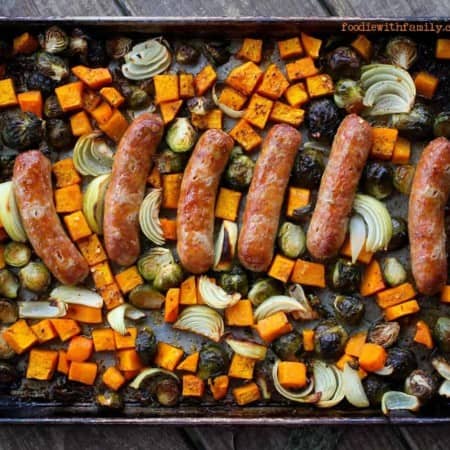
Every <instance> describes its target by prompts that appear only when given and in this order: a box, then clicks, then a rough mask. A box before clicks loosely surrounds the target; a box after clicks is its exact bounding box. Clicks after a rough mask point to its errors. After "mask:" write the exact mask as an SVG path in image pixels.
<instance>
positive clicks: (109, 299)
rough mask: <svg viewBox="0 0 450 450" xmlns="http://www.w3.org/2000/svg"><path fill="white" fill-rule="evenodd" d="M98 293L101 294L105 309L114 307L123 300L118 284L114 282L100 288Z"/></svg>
mask: <svg viewBox="0 0 450 450" xmlns="http://www.w3.org/2000/svg"><path fill="white" fill-rule="evenodd" d="M99 294H100V295H101V296H102V298H103V302H104V304H105V307H106V309H107V310H110V309H114V308H115V307H116V306H119V305H121V304H122V303H123V302H124V300H123V297H122V294H121V292H120V289H119V286H117V284H116V283H113V284H110V285H108V286H104V287H102V288H100V289H99Z"/></svg>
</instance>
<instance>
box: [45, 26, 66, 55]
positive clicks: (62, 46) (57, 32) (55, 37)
mask: <svg viewBox="0 0 450 450" xmlns="http://www.w3.org/2000/svg"><path fill="white" fill-rule="evenodd" d="M39 44H40V45H41V47H42V49H43V50H44V51H46V52H47V53H61V52H63V51H64V50H66V49H67V47H68V46H69V36H67V34H66V33H65V31H63V30H61V28H59V27H58V26H56V25H54V26H52V27H50V28H48V29H47V30H46V31H45V33H43V34H40V35H39Z"/></svg>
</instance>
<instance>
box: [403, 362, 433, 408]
mask: <svg viewBox="0 0 450 450" xmlns="http://www.w3.org/2000/svg"><path fill="white" fill-rule="evenodd" d="M437 389H438V386H437V382H436V379H435V378H434V377H433V376H432V375H431V374H429V373H427V372H425V371H424V370H421V369H417V370H414V371H412V372H411V373H410V374H409V375H408V377H407V378H406V380H405V392H406V393H407V394H409V395H414V396H416V397H417V398H418V399H419V400H420V401H421V402H425V401H427V400H429V399H430V398H431V397H433V395H434V394H435V393H436V391H437Z"/></svg>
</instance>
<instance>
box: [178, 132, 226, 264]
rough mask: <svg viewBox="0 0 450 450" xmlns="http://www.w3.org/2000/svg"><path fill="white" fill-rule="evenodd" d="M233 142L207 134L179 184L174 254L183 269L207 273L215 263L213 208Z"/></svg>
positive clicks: (219, 133) (201, 138) (204, 134)
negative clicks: (176, 253) (175, 248)
mask: <svg viewBox="0 0 450 450" xmlns="http://www.w3.org/2000/svg"><path fill="white" fill-rule="evenodd" d="M232 148H233V139H231V137H230V136H228V135H227V134H226V133H225V132H223V131H221V130H208V131H206V132H205V133H203V135H202V136H201V137H200V139H199V140H198V142H197V144H196V146H195V148H194V151H193V152H192V155H191V157H190V159H189V162H188V164H187V167H186V169H185V171H184V175H183V180H182V181H181V189H180V198H179V201H178V210H177V251H178V255H179V257H180V261H181V264H182V265H183V267H184V268H185V269H186V270H188V271H189V272H192V273H202V272H206V271H207V270H208V269H209V268H210V267H211V266H212V265H213V262H214V243H213V233H214V207H215V202H216V196H217V190H218V188H219V181H220V176H221V175H222V172H223V171H224V169H225V167H226V165H227V162H228V159H229V157H230V153H231V149H232Z"/></svg>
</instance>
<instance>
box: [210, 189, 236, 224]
mask: <svg viewBox="0 0 450 450" xmlns="http://www.w3.org/2000/svg"><path fill="white" fill-rule="evenodd" d="M241 197H242V193H241V192H238V191H232V190H231V189H227V188H220V191H219V195H218V197H217V202H216V213H215V216H216V217H218V218H219V219H224V220H231V221H233V222H234V221H235V220H236V219H237V215H238V212H239V203H240V201H241Z"/></svg>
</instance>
